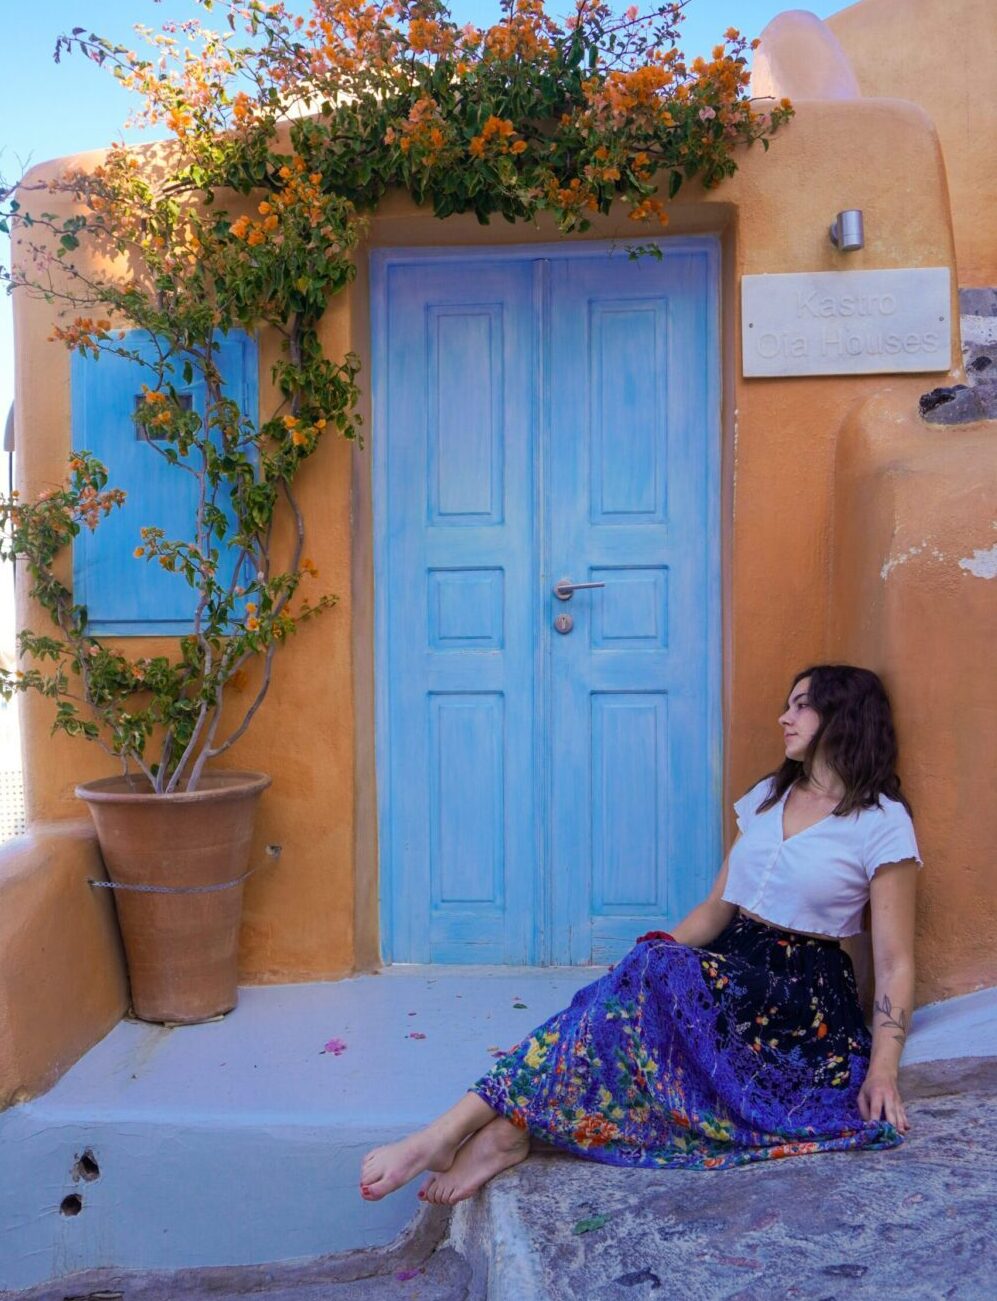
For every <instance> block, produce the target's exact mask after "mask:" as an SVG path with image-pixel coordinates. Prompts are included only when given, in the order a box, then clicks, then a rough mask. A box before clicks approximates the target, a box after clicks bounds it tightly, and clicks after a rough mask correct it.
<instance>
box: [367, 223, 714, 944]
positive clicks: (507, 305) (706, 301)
mask: <svg viewBox="0 0 997 1301" xmlns="http://www.w3.org/2000/svg"><path fill="white" fill-rule="evenodd" d="M661 250H662V256H661V258H660V259H658V260H656V259H653V258H651V257H648V256H645V257H642V258H641V259H640V260H637V261H633V260H630V259H629V258H628V257H627V255H626V253H625V251H623V250H620V249H616V250H607V249H606V248H604V247H602V246H594V245H593V246H581V250H579V247H578V246H575V247H574V248H573V249H572V250H571V252H570V253H566V252H565V251H564V250H563V249H557V250H551V249H542V250H534V249H529V248H525V249H520V250H515V251H511V252H509V251H503V252H501V253H498V252H497V253H495V254H494V255H492V256H488V255H483V254H475V253H470V252H469V253H467V254H466V255H464V256H457V255H435V256H434V255H432V254H427V255H421V256H420V255H418V254H415V253H412V254H407V253H403V252H391V251H388V252H383V253H380V254H377V255H375V257H374V266H373V288H374V292H373V297H372V303H373V309H374V370H375V389H374V393H375V400H374V405H375V411H374V416H375V419H374V435H373V437H374V454H375V462H376V473H375V546H376V553H375V586H376V598H377V629H376V636H377V654H376V672H377V675H378V682H379V688H378V718H377V754H378V796H379V848H380V888H381V905H382V937H383V949H384V953H385V957H386V958H387V959H389V960H391V961H394V962H459V963H540V964H546V963H568V964H579V963H603V962H609V961H612V960H614V959H615V958H616V957H618V956H619V955H620V954H622V953H623V952H625V951H626V950H627V949H628V948H629V947H630V946H631V945H632V943H633V940H634V938H635V936H636V935H637V934H639V933H640V931H641V930H645V929H648V927H649V926H661V925H667V924H668V923H669V922H671V921H676V920H677V919H678V918H679V917H680V916H681V915H682V914H683V913H684V912H686V911H687V910H688V909H689V908H690V907H692V906H693V905H694V904H695V903H696V902H697V901H698V899H699V898H701V897H702V895H703V893H704V892H705V890H706V889H707V888H708V885H709V882H710V881H711V880H712V877H713V875H714V873H715V872H716V870H717V867H718V865H719V863H718V854H719V848H720V840H719V808H718V800H717V794H718V783H719V772H720V763H719V759H720V755H719V738H720V720H719V662H720V637H719V545H718V531H719V529H718V510H717V504H718V496H719V492H718V482H717V481H718V473H717V462H718V445H719V415H718V409H719V403H718V396H717V378H716V376H717V370H718V365H717V345H716V320H715V297H716V252H715V248H714V246H713V243H712V242H711V241H708V240H676V241H664V242H663V243H662V245H661Z"/></svg>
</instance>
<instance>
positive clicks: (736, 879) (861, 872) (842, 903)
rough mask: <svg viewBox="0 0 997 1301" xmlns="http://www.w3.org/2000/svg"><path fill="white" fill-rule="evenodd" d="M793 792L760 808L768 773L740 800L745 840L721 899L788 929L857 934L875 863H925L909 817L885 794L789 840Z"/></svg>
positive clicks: (733, 852) (739, 816)
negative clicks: (786, 822) (787, 815)
mask: <svg viewBox="0 0 997 1301" xmlns="http://www.w3.org/2000/svg"><path fill="white" fill-rule="evenodd" d="M791 789H792V787H790V788H789V789H788V790H787V791H786V792H785V794H784V795H783V796H782V799H780V800H779V801H778V802H777V803H775V804H773V805H772V807H771V808H769V809H766V810H765V812H764V813H759V812H758V811H757V810H758V805H759V804H761V803H762V801H763V800H764V799H765V798H766V796H767V795H768V794H769V793H770V791H771V790H772V779H771V778H769V777H764V778H762V780H761V781H760V782H758V783H757V784H756V785H754V786H752V788H751V790H750V791H748V793H747V795H742V797H741V798H740V799H739V800H738V801H737V802H736V803H735V805H734V811H735V812H736V814H737V824H738V826H739V827H740V828H741V838H740V840H738V841H737V842H736V843H735V845H734V847H733V848H732V849H731V851H730V858H729V861H728V870H727V887H726V889H725V890H724V892H723V896H722V897H723V898H724V899H726V900H727V902H728V903H736V904H740V906H741V907H742V908H745V909H746V910H747V911H748V912H752V913H756V914H757V915H758V916H759V917H763V918H764V919H765V920H766V921H767V922H770V923H771V924H772V925H773V926H782V927H785V928H786V929H787V930H791V931H809V932H811V933H813V934H817V935H833V936H844V935H857V934H859V933H860V932H861V930H862V909H863V908H864V907H865V905H866V903H867V901H868V899H869V882H870V881H871V880H872V877H873V874H874V872H875V871H876V868H877V867H881V866H882V865H883V864H884V863H898V862H902V861H903V860H904V859H911V858H912V859H915V860H916V861H917V863H918V865H920V863H921V856H920V854H919V853H918V849H917V841H916V840H915V838H914V824H913V823H912V822H911V819H910V814H909V813H908V812H907V810H906V809H905V808H904V806H903V805H902V804H901V803H899V801H897V800H891V799H887V797H886V796H885V795H883V796H881V797H880V803H879V807H878V808H871V809H859V810H858V811H857V812H854V813H848V814H845V815H844V816H840V815H836V814H833V813H829V814H828V815H827V817H824V818H821V820H820V822H815V823H814V824H813V826H811V827H806V828H805V829H804V830H803V831H798V832H797V833H796V835H795V836H790V837H789V839H788V840H784V839H783V829H782V812H783V808H784V807H785V804H786V797H787V796H788V794H789V790H791Z"/></svg>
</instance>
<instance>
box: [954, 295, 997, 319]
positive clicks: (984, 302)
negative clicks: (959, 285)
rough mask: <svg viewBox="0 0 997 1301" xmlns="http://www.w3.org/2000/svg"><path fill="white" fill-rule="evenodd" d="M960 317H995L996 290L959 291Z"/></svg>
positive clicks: (996, 314)
mask: <svg viewBox="0 0 997 1301" xmlns="http://www.w3.org/2000/svg"><path fill="white" fill-rule="evenodd" d="M959 315H960V316H997V289H960V290H959Z"/></svg>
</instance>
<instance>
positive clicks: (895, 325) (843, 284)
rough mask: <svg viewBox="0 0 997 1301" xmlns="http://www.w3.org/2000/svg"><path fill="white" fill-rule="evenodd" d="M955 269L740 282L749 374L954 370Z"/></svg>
mask: <svg viewBox="0 0 997 1301" xmlns="http://www.w3.org/2000/svg"><path fill="white" fill-rule="evenodd" d="M950 293H951V288H950V284H949V270H948V267H908V268H900V269H898V270H895V271H814V272H799V273H795V274H792V275H772V276H742V277H741V348H742V356H743V373H744V374H745V375H746V376H750V375H869V374H875V373H877V372H892V371H935V370H948V369H949V367H950V365H951V363H952V357H951V332H950V304H951V299H950Z"/></svg>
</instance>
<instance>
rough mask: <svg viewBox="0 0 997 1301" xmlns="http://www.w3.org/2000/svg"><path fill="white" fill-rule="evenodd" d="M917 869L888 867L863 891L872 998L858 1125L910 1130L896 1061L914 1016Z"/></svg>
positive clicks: (908, 863) (906, 865) (907, 865)
mask: <svg viewBox="0 0 997 1301" xmlns="http://www.w3.org/2000/svg"><path fill="white" fill-rule="evenodd" d="M916 888H917V868H916V865H915V863H914V862H913V860H908V861H905V862H902V863H888V864H886V865H885V866H884V867H881V868H879V870H878V871H877V872H876V873H875V874H874V875H873V878H872V881H871V883H870V886H869V902H870V905H871V908H872V958H873V965H874V967H875V971H876V997H875V1001H874V1003H873V1015H872V1054H871V1056H870V1059H869V1071H868V1074H867V1075H866V1077H865V1083H864V1084H863V1085H862V1088H861V1090H860V1091H859V1098H858V1103H859V1112H860V1114H861V1116H862V1119H863V1120H879V1119H881V1118H885V1119H886V1120H888V1121H890V1123H891V1124H893V1125H896V1127H897V1129H899V1130H901V1131H906V1130H907V1129H909V1128H910V1125H909V1123H908V1121H907V1113H906V1112H905V1111H904V1107H903V1103H902V1102H901V1100H900V1092H899V1089H898V1087H897V1072H898V1069H899V1067H900V1055H901V1053H902V1052H903V1049H904V1044H905V1043H906V1041H907V1033H908V1031H909V1029H910V1020H911V1015H912V1014H913V1011H914V897H915V892H916Z"/></svg>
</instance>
